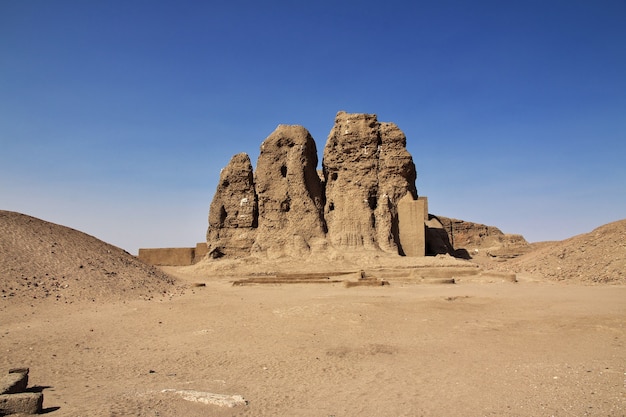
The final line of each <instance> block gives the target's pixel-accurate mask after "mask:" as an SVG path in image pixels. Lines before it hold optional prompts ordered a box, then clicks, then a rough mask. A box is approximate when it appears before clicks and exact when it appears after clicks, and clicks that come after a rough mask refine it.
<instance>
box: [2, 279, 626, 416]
mask: <svg viewBox="0 0 626 417" xmlns="http://www.w3.org/2000/svg"><path fill="white" fill-rule="evenodd" d="M167 272H169V273H171V274H174V275H176V276H178V277H179V278H181V280H183V281H185V282H187V283H189V284H193V283H198V282H204V283H206V286H205V287H193V286H190V288H189V289H188V290H187V291H185V293H184V294H182V295H178V296H175V297H171V298H161V299H153V300H151V301H147V300H133V301H117V302H106V303H95V302H90V301H82V302H76V303H71V304H63V303H59V302H56V301H53V300H49V301H46V302H39V303H37V304H33V305H32V306H31V305H29V303H13V304H9V305H5V307H4V309H2V310H1V311H0V349H1V351H2V355H1V356H0V369H8V368H10V367H16V366H28V367H30V369H31V372H30V383H31V385H35V386H40V387H43V392H44V411H45V412H46V413H49V415H50V416H59V417H60V416H181V415H185V416H189V417H191V416H325V417H327V416H444V415H447V416H553V415H554V416H587V415H588V416H623V415H626V286H623V285H614V286H583V285H565V284H561V283H546V282H530V281H528V282H526V281H524V280H523V279H522V280H520V281H521V282H518V283H510V282H503V283H461V284H454V285H431V284H427V285H415V284H410V283H405V284H402V283H398V284H393V282H392V285H390V286H381V287H356V288H346V287H344V286H343V285H341V284H293V285H257V286H242V287H234V286H232V285H231V284H230V282H229V279H227V278H220V279H209V278H208V277H202V276H198V275H193V274H191V273H190V270H189V269H188V268H187V269H185V268H168V271H167ZM167 389H175V390H198V391H206V392H211V393H219V394H228V395H235V394H237V395H242V396H243V397H244V398H245V399H246V400H247V401H248V404H247V405H240V406H236V407H233V408H228V407H218V406H216V405H207V404H200V403H195V402H190V401H187V400H185V399H183V398H182V397H181V396H179V395H177V394H176V393H172V392H162V391H163V390H167Z"/></svg>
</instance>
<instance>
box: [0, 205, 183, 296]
mask: <svg viewBox="0 0 626 417" xmlns="http://www.w3.org/2000/svg"><path fill="white" fill-rule="evenodd" d="M175 291H177V287H176V282H175V280H174V278H172V277H170V276H169V275H167V274H165V273H163V272H162V271H160V270H158V269H156V268H154V267H151V266H148V265H146V264H144V263H142V262H140V261H139V260H137V258H135V257H134V256H132V255H130V254H129V253H127V252H125V251H124V250H122V249H120V248H118V247H115V246H112V245H110V244H108V243H105V242H103V241H101V240H98V239H96V238H95V237H93V236H90V235H87V234H85V233H82V232H79V231H77V230H74V229H70V228H68V227H65V226H60V225H58V224H54V223H50V222H46V221H43V220H40V219H37V218H34V217H30V216H26V215H24V214H20V213H15V212H10V211H0V303H3V302H11V301H12V300H33V301H36V300H42V299H48V300H56V301H59V302H74V301H82V300H96V299H97V300H98V301H100V300H124V299H133V298H145V299H151V298H153V297H156V296H164V295H167V294H171V293H173V292H175Z"/></svg>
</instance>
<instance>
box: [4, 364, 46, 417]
mask: <svg viewBox="0 0 626 417" xmlns="http://www.w3.org/2000/svg"><path fill="white" fill-rule="evenodd" d="M28 371H29V370H28V368H14V369H9V373H8V374H7V375H5V376H4V377H2V378H0V416H9V415H12V414H22V415H24V414H39V413H41V411H42V406H43V393H41V392H30V391H28V390H27V386H28Z"/></svg>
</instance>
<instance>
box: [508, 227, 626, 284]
mask: <svg viewBox="0 0 626 417" xmlns="http://www.w3.org/2000/svg"><path fill="white" fill-rule="evenodd" d="M534 246H535V248H534V249H533V250H531V252H529V253H527V254H525V255H523V256H521V257H520V258H518V259H515V260H512V261H509V262H508V263H507V268H509V269H512V270H514V271H516V272H528V273H531V274H533V275H538V276H541V277H543V278H547V279H549V280H558V281H562V280H563V281H565V280H567V281H571V282H584V283H614V284H626V219H624V220H619V221H616V222H613V223H608V224H605V225H604V226H601V227H598V228H596V229H594V230H593V231H591V232H590V233H585V234H581V235H577V236H574V237H571V238H569V239H565V240H562V241H558V242H541V243H539V244H534Z"/></svg>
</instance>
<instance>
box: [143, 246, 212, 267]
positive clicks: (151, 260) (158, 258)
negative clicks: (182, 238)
mask: <svg viewBox="0 0 626 417" xmlns="http://www.w3.org/2000/svg"><path fill="white" fill-rule="evenodd" d="M198 248H199V249H200V251H201V252H203V253H199V254H196V250H197V249H198ZM206 252H207V251H206V244H205V243H198V244H197V245H196V247H195V248H154V249H152V248H151V249H139V254H138V256H137V257H138V258H139V260H140V261H142V262H145V263H147V264H149V265H155V266H186V265H192V264H194V263H196V262H198V261H199V260H201V259H202V258H203V257H204V255H206Z"/></svg>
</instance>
